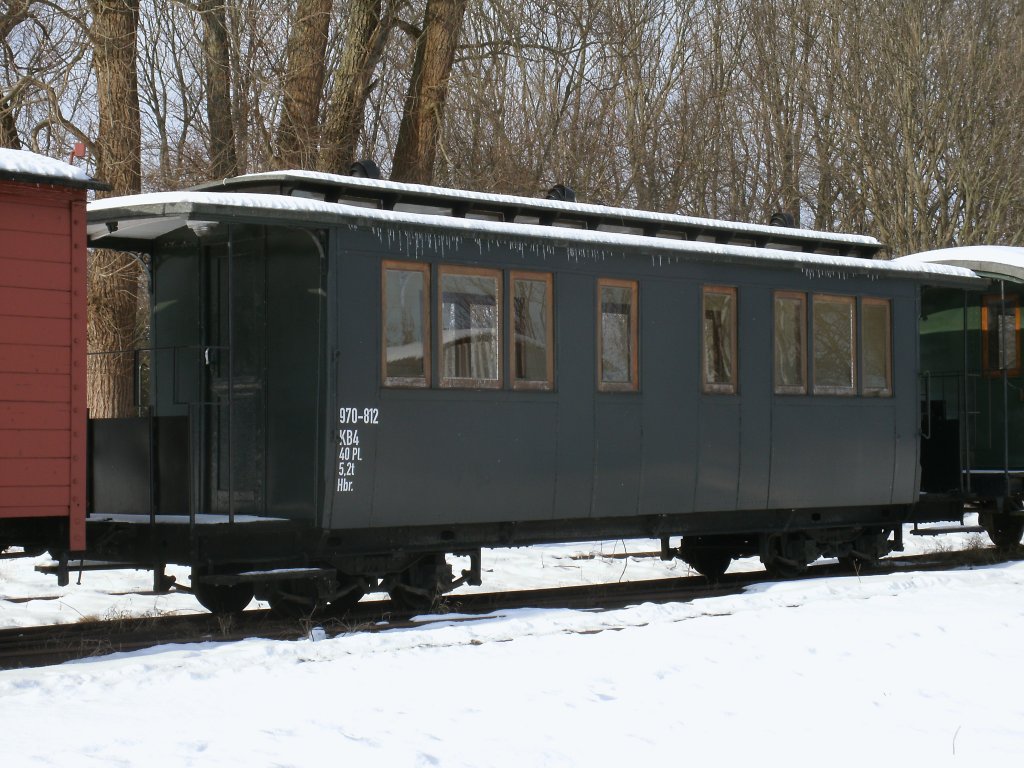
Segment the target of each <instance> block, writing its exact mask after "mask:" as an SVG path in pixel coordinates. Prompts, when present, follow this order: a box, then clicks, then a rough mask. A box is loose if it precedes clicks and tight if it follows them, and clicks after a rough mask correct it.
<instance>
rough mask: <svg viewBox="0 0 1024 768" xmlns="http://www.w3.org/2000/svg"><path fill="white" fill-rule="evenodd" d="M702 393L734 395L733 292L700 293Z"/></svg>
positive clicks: (723, 290) (731, 290) (734, 322)
mask: <svg viewBox="0 0 1024 768" xmlns="http://www.w3.org/2000/svg"><path fill="white" fill-rule="evenodd" d="M701 316H702V318H703V319H702V323H703V340H704V359H703V364H702V368H703V379H704V391H705V392H718V393H723V394H733V393H735V392H736V289H735V288H718V287H715V288H712V287H708V288H705V289H704V304H703V312H702V313H701Z"/></svg>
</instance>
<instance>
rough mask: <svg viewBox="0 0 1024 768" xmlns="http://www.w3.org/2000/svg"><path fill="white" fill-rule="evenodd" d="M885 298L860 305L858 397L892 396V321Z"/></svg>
mask: <svg viewBox="0 0 1024 768" xmlns="http://www.w3.org/2000/svg"><path fill="white" fill-rule="evenodd" d="M891 312H892V310H891V307H890V304H889V302H888V301H887V300H885V299H864V300H863V301H862V302H861V316H860V322H861V377H862V378H861V394H863V395H873V396H875V397H891V396H892V318H891Z"/></svg>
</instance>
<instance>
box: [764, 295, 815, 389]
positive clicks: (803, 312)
mask: <svg viewBox="0 0 1024 768" xmlns="http://www.w3.org/2000/svg"><path fill="white" fill-rule="evenodd" d="M779 299H789V300H793V299H796V300H799V302H800V330H801V331H802V333H801V335H800V384H798V385H797V384H781V383H779V359H778V354H777V343H776V342H777V339H778V325H777V323H776V317H777V308H778V303H777V302H778V300H779ZM807 327H808V326H807V294H806V293H804V292H803V291H775V292H774V293H773V294H772V387H773V391H774V392H775V394H776V395H806V394H807V377H808V365H807V352H808V350H809V348H810V345H809V344H808V338H807Z"/></svg>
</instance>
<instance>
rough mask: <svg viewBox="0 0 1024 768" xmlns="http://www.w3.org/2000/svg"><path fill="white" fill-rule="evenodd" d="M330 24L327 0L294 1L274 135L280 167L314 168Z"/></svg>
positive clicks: (328, 1) (329, 5)
mask: <svg viewBox="0 0 1024 768" xmlns="http://www.w3.org/2000/svg"><path fill="white" fill-rule="evenodd" d="M330 21H331V0H298V5H297V6H296V9H295V17H294V19H293V21H292V33H291V35H289V37H288V47H287V60H288V64H287V68H286V70H285V75H284V91H283V100H282V107H283V108H282V111H281V123H280V127H279V128H278V133H277V152H278V164H279V165H280V166H281V167H283V168H293V167H294V168H312V167H314V166H315V165H316V157H317V154H318V145H319V133H320V131H319V118H320V102H321V99H322V97H323V87H324V75H325V54H326V51H327V35H328V31H329V29H330Z"/></svg>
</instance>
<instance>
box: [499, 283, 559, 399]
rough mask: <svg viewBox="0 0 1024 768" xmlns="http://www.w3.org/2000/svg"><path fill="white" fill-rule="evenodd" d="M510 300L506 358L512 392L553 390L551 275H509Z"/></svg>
mask: <svg viewBox="0 0 1024 768" xmlns="http://www.w3.org/2000/svg"><path fill="white" fill-rule="evenodd" d="M510 281H511V292H512V300H511V301H509V329H510V331H509V348H510V351H509V359H510V360H511V361H512V368H511V370H512V388H513V389H552V388H554V379H555V376H554V371H555V366H554V354H555V346H554V336H553V334H554V327H553V324H552V276H551V275H550V274H542V273H535V272H512V273H511V275H510Z"/></svg>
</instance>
